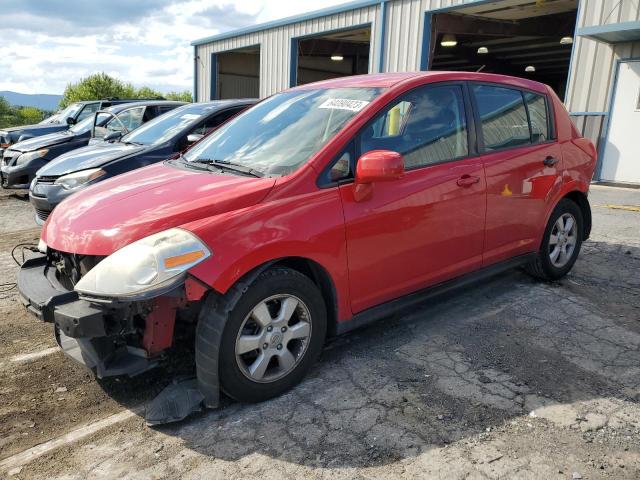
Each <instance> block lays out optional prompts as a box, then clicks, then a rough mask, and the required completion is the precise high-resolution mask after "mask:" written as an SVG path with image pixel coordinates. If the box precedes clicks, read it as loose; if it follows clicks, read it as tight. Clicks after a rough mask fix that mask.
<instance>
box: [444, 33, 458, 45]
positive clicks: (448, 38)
mask: <svg viewBox="0 0 640 480" xmlns="http://www.w3.org/2000/svg"><path fill="white" fill-rule="evenodd" d="M457 44H458V39H457V38H456V36H455V35H452V34H451V33H445V34H444V36H443V37H442V40H441V41H440V45H442V46H443V47H455V46H456V45H457Z"/></svg>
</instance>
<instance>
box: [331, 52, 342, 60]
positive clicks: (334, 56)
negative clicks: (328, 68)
mask: <svg viewBox="0 0 640 480" xmlns="http://www.w3.org/2000/svg"><path fill="white" fill-rule="evenodd" d="M331 60H333V61H334V62H341V61H342V60H344V57H343V56H342V55H340V54H339V53H334V54H333V55H331Z"/></svg>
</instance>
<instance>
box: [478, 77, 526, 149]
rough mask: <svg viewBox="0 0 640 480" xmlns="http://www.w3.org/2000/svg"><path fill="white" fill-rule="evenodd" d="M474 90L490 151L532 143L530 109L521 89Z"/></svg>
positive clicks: (486, 142)
mask: <svg viewBox="0 0 640 480" xmlns="http://www.w3.org/2000/svg"><path fill="white" fill-rule="evenodd" d="M472 90H473V94H474V96H475V99H476V105H477V106H478V113H479V115H480V123H481V127H482V137H483V139H484V147H485V149H486V150H500V149H503V148H510V147H518V146H521V145H528V144H530V143H531V136H530V132H529V122H528V120H527V110H526V108H525V105H524V99H523V97H522V92H520V90H515V89H512V88H504V87H496V86H493V85H474V86H473V87H472Z"/></svg>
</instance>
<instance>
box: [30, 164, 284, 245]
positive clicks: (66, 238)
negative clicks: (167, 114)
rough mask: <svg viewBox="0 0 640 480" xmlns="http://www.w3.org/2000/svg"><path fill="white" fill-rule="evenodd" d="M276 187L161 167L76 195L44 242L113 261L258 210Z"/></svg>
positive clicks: (55, 217) (50, 224)
mask: <svg viewBox="0 0 640 480" xmlns="http://www.w3.org/2000/svg"><path fill="white" fill-rule="evenodd" d="M274 184H275V179H274V178H269V177H266V178H254V177H246V176H240V175H232V174H224V173H215V172H211V173H210V172H202V171H196V170H184V169H181V168H176V167H173V166H171V165H167V164H165V163H160V164H155V165H151V166H149V167H145V168H141V169H138V170H134V171H132V172H129V173H126V174H124V175H119V176H117V177H114V178H112V179H109V180H106V181H104V182H100V183H98V184H96V185H94V186H92V187H89V188H87V189H85V190H81V191H80V192H78V193H75V194H74V195H72V196H71V197H69V198H68V199H67V200H65V201H63V202H62V203H61V204H60V205H58V206H57V207H56V208H55V209H54V211H53V212H52V213H51V215H50V216H49V219H48V220H47V222H46V224H45V226H44V228H43V231H42V239H43V240H44V242H45V243H46V244H47V245H48V246H49V247H50V248H53V249H55V250H59V251H63V252H69V253H77V254H81V255H110V254H111V253H113V252H115V251H116V250H118V249H119V248H122V247H124V246H125V245H128V244H129V243H131V242H133V241H135V240H138V239H140V238H143V237H146V236H148V235H151V234H153V233H156V232H160V231H162V230H166V229H168V228H172V227H178V226H180V225H184V224H186V223H188V222H192V221H195V220H200V219H203V218H208V217H212V216H215V215H219V214H222V213H225V212H230V211H233V210H238V209H241V208H246V207H249V206H252V205H255V204H257V203H259V202H260V201H262V200H263V199H264V198H265V197H266V195H267V194H268V193H269V191H270V190H271V189H272V188H273V185H274Z"/></svg>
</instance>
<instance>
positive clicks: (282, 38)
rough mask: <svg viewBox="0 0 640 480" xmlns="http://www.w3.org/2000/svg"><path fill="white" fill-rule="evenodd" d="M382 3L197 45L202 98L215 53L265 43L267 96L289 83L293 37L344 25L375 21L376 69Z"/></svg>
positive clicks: (262, 68)
mask: <svg viewBox="0 0 640 480" xmlns="http://www.w3.org/2000/svg"><path fill="white" fill-rule="evenodd" d="M379 19H380V13H379V6H378V5H375V6H371V7H366V8H358V9H354V10H350V11H348V12H342V13H338V14H335V15H330V16H326V17H321V18H316V19H312V20H307V21H304V22H299V23H294V24H291V25H286V26H282V27H277V28H272V29H269V30H265V31H262V32H256V33H250V34H247V35H240V36H238V37H233V38H229V39H225V40H220V41H217V42H213V43H209V44H206V45H200V46H198V47H197V52H198V53H197V55H198V56H199V60H198V65H199V68H198V69H197V71H198V100H208V99H209V94H210V85H211V78H210V77H211V65H210V62H211V53H215V52H223V51H227V50H233V49H237V48H242V47H247V46H251V45H258V44H259V45H261V49H260V96H261V97H266V96H268V95H271V94H273V93H276V92H279V91H280V90H283V89H285V88H288V87H289V66H290V61H289V59H290V56H291V38H292V37H299V36H303V35H310V34H314V33H321V32H324V31H328V30H336V29H339V28H344V27H351V26H355V25H362V24H367V23H371V30H372V35H371V37H372V38H371V52H370V58H371V62H370V66H369V68H370V71H375V68H376V65H375V59H376V58H377V55H378V53H377V52H378V45H377V44H376V34H375V32H376V31H377V30H376V28H377V25H378V24H379V21H380V20H379Z"/></svg>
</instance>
